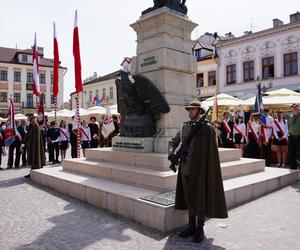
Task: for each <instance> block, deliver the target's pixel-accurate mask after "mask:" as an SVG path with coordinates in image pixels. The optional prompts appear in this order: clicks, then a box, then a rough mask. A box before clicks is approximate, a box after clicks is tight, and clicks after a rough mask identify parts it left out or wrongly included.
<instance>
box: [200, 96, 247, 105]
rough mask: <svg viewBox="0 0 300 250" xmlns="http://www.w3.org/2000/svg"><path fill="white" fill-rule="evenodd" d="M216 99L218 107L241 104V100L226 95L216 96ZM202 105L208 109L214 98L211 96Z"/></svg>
mask: <svg viewBox="0 0 300 250" xmlns="http://www.w3.org/2000/svg"><path fill="white" fill-rule="evenodd" d="M217 99H218V106H239V105H240V104H241V103H242V100H240V99H238V98H236V97H234V96H231V95H227V94H218V95H217ZM202 103H203V104H204V105H206V106H208V107H212V106H214V103H215V97H214V96H212V97H210V98H208V99H206V100H205V101H203V102H202Z"/></svg>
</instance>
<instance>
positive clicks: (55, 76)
mask: <svg viewBox="0 0 300 250" xmlns="http://www.w3.org/2000/svg"><path fill="white" fill-rule="evenodd" d="M53 37H54V46H53V48H54V49H53V54H54V66H53V96H55V97H56V96H57V95H58V68H59V53H58V43H57V36H56V27H55V23H53Z"/></svg>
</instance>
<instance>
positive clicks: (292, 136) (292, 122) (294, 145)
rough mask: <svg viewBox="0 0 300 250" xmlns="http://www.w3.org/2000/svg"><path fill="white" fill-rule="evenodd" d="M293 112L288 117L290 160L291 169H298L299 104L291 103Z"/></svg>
mask: <svg viewBox="0 0 300 250" xmlns="http://www.w3.org/2000/svg"><path fill="white" fill-rule="evenodd" d="M291 109H292V112H293V113H292V114H291V115H290V116H289V119H288V130H289V146H288V147H289V161H290V167H291V169H297V165H298V166H300V113H299V105H298V104H296V103H294V104H292V105H291Z"/></svg>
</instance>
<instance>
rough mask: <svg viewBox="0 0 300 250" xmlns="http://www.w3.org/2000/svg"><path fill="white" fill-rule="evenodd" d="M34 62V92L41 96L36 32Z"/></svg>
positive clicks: (33, 51) (33, 52) (33, 50)
mask: <svg viewBox="0 0 300 250" xmlns="http://www.w3.org/2000/svg"><path fill="white" fill-rule="evenodd" d="M32 62H33V94H34V95H35V96H40V76H39V75H40V72H39V56H38V50H37V43H36V33H35V34H34V45H33V49H32Z"/></svg>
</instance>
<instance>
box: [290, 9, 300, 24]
mask: <svg viewBox="0 0 300 250" xmlns="http://www.w3.org/2000/svg"><path fill="white" fill-rule="evenodd" d="M298 21H300V13H299V11H297V12H296V13H294V14H292V15H290V23H294V22H298Z"/></svg>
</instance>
